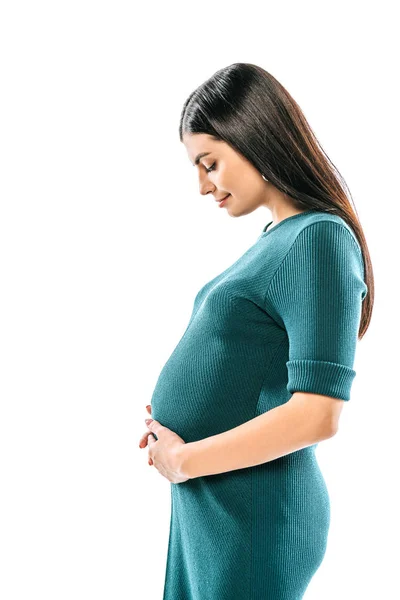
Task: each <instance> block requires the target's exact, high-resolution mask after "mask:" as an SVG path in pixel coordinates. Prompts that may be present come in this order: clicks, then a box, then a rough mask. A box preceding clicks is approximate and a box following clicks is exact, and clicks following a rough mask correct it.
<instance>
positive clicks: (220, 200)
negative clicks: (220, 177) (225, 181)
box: [216, 194, 230, 202]
mask: <svg viewBox="0 0 400 600" xmlns="http://www.w3.org/2000/svg"><path fill="white" fill-rule="evenodd" d="M228 196H230V194H227V195H226V196H225V198H220V199H219V200H216V202H222V200H226V198H228Z"/></svg>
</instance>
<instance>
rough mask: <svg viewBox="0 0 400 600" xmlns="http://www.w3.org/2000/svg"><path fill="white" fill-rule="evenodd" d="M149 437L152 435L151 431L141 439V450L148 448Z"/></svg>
mask: <svg viewBox="0 0 400 600" xmlns="http://www.w3.org/2000/svg"><path fill="white" fill-rule="evenodd" d="M149 435H150V431H146V433H144V434H143V435H142V437H141V438H140V441H139V448H146V446H147V438H148V437H149Z"/></svg>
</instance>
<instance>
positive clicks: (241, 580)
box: [151, 210, 367, 600]
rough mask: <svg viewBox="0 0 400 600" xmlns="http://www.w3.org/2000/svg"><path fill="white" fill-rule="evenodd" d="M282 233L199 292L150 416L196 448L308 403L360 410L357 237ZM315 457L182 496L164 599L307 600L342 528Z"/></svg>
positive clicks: (267, 466)
mask: <svg viewBox="0 0 400 600" xmlns="http://www.w3.org/2000/svg"><path fill="white" fill-rule="evenodd" d="M271 224H272V221H271V222H270V223H268V225H266V226H265V227H264V229H263V230H262V233H261V235H260V236H259V237H258V239H257V241H256V242H255V243H254V244H253V245H252V246H251V247H250V248H249V249H248V250H247V251H246V252H245V253H244V254H243V255H242V256H241V257H240V258H239V259H238V260H236V261H235V262H234V263H233V264H232V265H231V266H230V267H228V268H227V269H226V270H225V271H223V272H222V273H221V274H220V275H218V276H217V277H215V278H214V279H212V280H211V281H209V282H207V283H206V284H205V285H203V287H202V288H201V289H200V290H199V292H198V293H197V295H196V297H195V300H194V306H193V312H192V315H191V317H190V320H189V324H188V326H187V328H186V330H185V332H184V333H183V335H182V337H181V339H180V341H179V342H178V344H177V345H176V347H175V349H174V350H173V352H172V355H171V356H170V358H169V359H168V360H167V362H166V363H165V365H164V366H163V368H162V370H161V373H160V375H159V377H158V380H157V383H156V386H155V389H154V392H153V395H152V399H151V406H152V415H151V416H152V418H153V419H155V420H157V421H159V422H160V423H161V424H162V425H165V426H166V427H168V428H169V429H171V430H172V431H174V432H175V433H177V434H178V435H179V436H181V437H182V438H183V439H184V441H185V442H187V443H188V442H194V441H197V440H200V439H203V438H206V437H209V436H213V435H216V434H219V433H222V432H224V431H227V430H229V429H232V428H234V427H237V426H238V425H241V424H242V423H245V422H246V421H249V420H250V419H253V418H255V417H257V416H258V415H260V414H262V413H264V412H266V411H268V410H271V409H273V408H275V407H276V406H279V405H281V404H284V403H285V402H287V401H288V400H289V399H290V397H291V396H292V394H293V393H295V392H296V391H303V392H310V393H313V394H322V395H326V396H332V397H334V398H339V399H342V400H349V399H350V389H351V386H352V382H353V379H354V377H355V374H356V373H355V371H354V370H353V364H354V358H355V350H356V343H357V334H358V328H359V323H360V317H361V305H362V301H363V299H364V297H365V296H366V294H367V286H366V284H365V282H364V264H363V258H362V254H361V250H360V246H359V244H358V241H357V239H356V237H355V234H354V232H353V231H352V229H351V228H350V227H349V226H348V225H347V223H346V222H345V221H344V220H343V219H342V218H341V217H339V216H337V215H332V214H329V213H326V212H321V211H315V210H307V211H305V212H303V213H300V214H297V215H293V216H291V217H288V218H286V219H284V220H282V221H280V222H279V223H278V224H276V225H275V226H273V227H272V228H271V229H269V230H268V226H269V225H271ZM156 439H157V438H156ZM316 446H317V444H315V445H313V446H309V447H307V448H304V449H301V450H299V451H296V452H292V453H290V454H287V455H285V456H282V457H280V458H278V459H275V460H272V461H269V462H266V463H263V464H260V465H257V466H254V467H249V468H242V469H237V470H234V471H229V472H226V473H220V474H216V475H208V476H204V477H197V478H194V479H189V480H188V481H186V482H183V483H179V484H170V485H171V521H170V533H169V543H168V556H167V561H166V572H165V586H164V595H163V600H300V599H301V598H303V595H304V593H305V590H306V588H307V586H308V584H309V583H310V580H311V578H312V577H313V575H314V574H315V572H316V570H317V569H318V567H319V566H320V564H321V562H322V560H323V557H324V555H325V551H326V546H327V538H328V530H329V524H330V501H329V495H328V490H327V487H326V484H325V480H324V478H323V475H322V473H321V471H320V468H319V465H318V463H317V460H316V455H315V449H316Z"/></svg>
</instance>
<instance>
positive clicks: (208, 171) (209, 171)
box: [204, 162, 216, 173]
mask: <svg viewBox="0 0 400 600" xmlns="http://www.w3.org/2000/svg"><path fill="white" fill-rule="evenodd" d="M215 164H216V163H215V162H214V163H213V164H212V165H211V167H209V168H208V169H207V167H204V168H205V170H206V171H207V173H211V171H214V168H215Z"/></svg>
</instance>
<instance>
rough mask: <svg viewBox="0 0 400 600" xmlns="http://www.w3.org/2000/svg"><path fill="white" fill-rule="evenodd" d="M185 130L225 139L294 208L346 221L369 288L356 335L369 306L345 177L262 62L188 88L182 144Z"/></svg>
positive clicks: (368, 271) (367, 266) (370, 280)
mask: <svg viewBox="0 0 400 600" xmlns="http://www.w3.org/2000/svg"><path fill="white" fill-rule="evenodd" d="M184 133H190V134H194V133H205V134H208V135H211V136H212V137H213V138H215V139H218V140H223V141H225V142H226V143H227V144H229V145H230V146H232V147H233V148H234V149H236V150H237V151H238V152H240V153H241V154H242V155H243V156H244V157H245V158H246V159H247V160H248V161H249V162H251V163H252V164H253V166H254V167H255V168H256V169H258V170H259V171H260V173H262V174H263V175H265V177H266V178H267V179H268V180H269V181H270V182H271V183H272V184H273V185H274V186H275V187H276V188H277V189H278V190H280V191H281V192H283V193H285V194H287V195H288V196H290V197H291V198H292V199H293V201H294V203H295V205H296V207H297V208H299V209H304V210H305V209H315V210H318V211H325V212H328V213H331V214H335V215H339V216H340V217H342V218H343V219H344V220H345V221H346V222H347V223H348V225H349V226H350V227H351V228H352V230H353V231H354V233H355V235H356V237H357V239H358V242H359V244H360V248H361V251H362V255H363V260H364V281H365V283H366V285H367V287H368V293H367V295H366V296H365V298H364V300H363V303H362V311H361V319H360V327H359V331H358V338H359V339H360V340H361V338H362V337H363V336H364V334H365V332H366V331H367V329H368V326H369V322H370V320H371V313H372V307H373V304H374V276H373V271H372V264H371V258H370V254H369V251H368V247H367V242H366V240H365V237H364V233H363V230H362V227H361V224H360V221H359V218H358V214H357V210H356V208H355V206H354V202H353V199H352V196H351V193H350V190H349V188H348V186H347V184H346V182H345V180H344V179H343V177H342V176H341V175H340V173H339V171H338V170H337V169H336V167H335V165H334V164H333V163H332V162H331V160H330V159H329V157H328V156H327V155H326V153H325V152H324V150H323V149H322V147H321V145H320V144H319V142H318V140H317V138H316V136H315V135H314V132H313V131H312V129H311V127H310V125H309V124H308V122H307V120H306V118H305V116H304V114H303V112H302V110H301V109H300V107H299V105H298V104H297V103H296V102H295V100H294V99H293V98H292V96H291V95H290V94H289V92H288V91H287V90H286V89H285V88H284V87H283V86H282V85H281V84H280V83H279V81H277V80H276V79H275V78H274V77H273V76H272V75H271V74H270V73H268V72H267V71H265V70H264V69H262V68H261V67H259V66H257V65H253V64H249V63H234V64H232V65H230V66H228V67H225V68H223V69H220V70H219V71H217V72H216V73H215V74H214V75H213V76H212V77H210V78H209V79H208V80H207V81H205V82H204V83H203V84H202V85H200V86H199V87H198V88H197V89H196V90H195V91H194V92H192V93H191V94H190V96H189V97H188V99H187V100H186V102H185V103H184V106H183V109H182V114H181V118H180V125H179V137H180V141H181V142H182V141H183V134H184ZM349 198H350V199H351V201H350V200H349Z"/></svg>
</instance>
